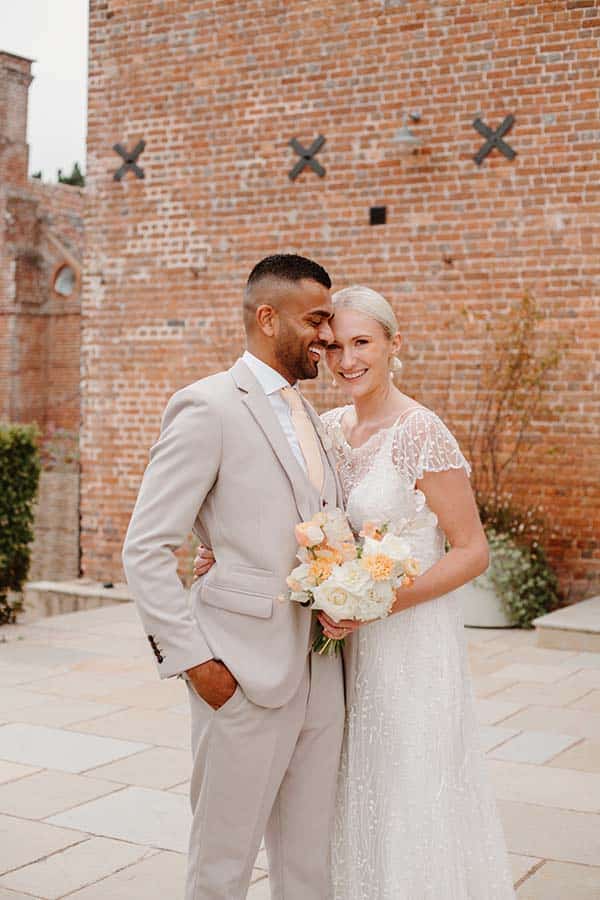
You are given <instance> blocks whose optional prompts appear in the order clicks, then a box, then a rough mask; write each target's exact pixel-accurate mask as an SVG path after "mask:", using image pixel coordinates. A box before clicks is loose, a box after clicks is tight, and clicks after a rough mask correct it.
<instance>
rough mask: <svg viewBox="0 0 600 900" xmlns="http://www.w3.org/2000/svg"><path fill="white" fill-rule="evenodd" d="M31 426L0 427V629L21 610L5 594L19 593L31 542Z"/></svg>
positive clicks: (35, 476)
mask: <svg viewBox="0 0 600 900" xmlns="http://www.w3.org/2000/svg"><path fill="white" fill-rule="evenodd" d="M37 442H38V431H37V428H36V427H35V426H34V425H0V625H1V624H5V623H7V622H14V621H15V618H16V614H17V612H18V611H19V609H20V608H21V602H20V601H19V600H16V601H15V600H11V599H10V598H9V592H10V591H14V592H20V591H21V590H22V589H23V585H24V584H25V580H26V578H27V573H28V571H29V562H30V544H31V542H32V540H33V520H34V503H35V498H36V495H37V490H38V483H39V477H40V459H39V452H38V446H37Z"/></svg>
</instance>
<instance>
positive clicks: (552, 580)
mask: <svg viewBox="0 0 600 900" xmlns="http://www.w3.org/2000/svg"><path fill="white" fill-rule="evenodd" d="M486 534H487V538H488V542H489V545H490V567H489V569H488V570H487V572H486V573H485V574H484V575H482V576H480V579H478V580H479V581H480V583H481V584H483V585H486V586H487V585H489V584H491V585H492V587H493V588H494V590H495V591H496V593H497V595H498V596H499V597H500V599H501V600H502V603H503V604H504V608H505V609H506V612H507V615H508V617H509V619H510V621H511V622H512V624H513V625H518V626H520V627H521V628H531V627H532V624H531V623H532V621H533V619H535V618H536V617H537V616H541V615H544V613H547V612H550V610H552V609H555V608H556V607H557V606H558V604H559V602H560V591H559V588H558V580H557V578H556V575H555V573H554V571H553V569H552V567H551V566H550V563H549V562H548V560H547V558H546V554H545V553H544V551H543V550H542V548H541V547H540V545H539V544H537V543H535V544H527V543H522V544H520V543H519V542H518V540H517V539H516V538H515V537H514V536H513V535H511V534H510V533H507V532H506V531H504V532H497V531H495V530H494V529H493V528H489V527H488V528H486Z"/></svg>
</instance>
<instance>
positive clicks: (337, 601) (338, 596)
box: [312, 578, 358, 622]
mask: <svg viewBox="0 0 600 900" xmlns="http://www.w3.org/2000/svg"><path fill="white" fill-rule="evenodd" d="M312 594H313V597H314V598H315V603H314V609H320V610H322V611H323V612H325V613H327V615H328V616H329V618H330V619H333V621H334V622H340V621H341V620H342V619H353V618H354V615H355V610H356V605H357V602H358V598H357V597H356V596H355V595H354V594H352V593H350V591H347V590H346V589H345V588H343V587H342V586H341V585H339V584H336V583H335V581H334V580H333V579H331V578H328V579H327V581H324V582H323V584H320V585H319V586H318V587H315V588H313V589H312Z"/></svg>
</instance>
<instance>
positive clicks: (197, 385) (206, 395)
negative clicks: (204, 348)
mask: <svg viewBox="0 0 600 900" xmlns="http://www.w3.org/2000/svg"><path fill="white" fill-rule="evenodd" d="M232 387H234V383H233V379H232V378H231V373H230V372H229V371H222V372H215V373H214V374H212V375H206V376H205V377H204V378H199V379H198V380H197V381H192V382H191V384H186V385H185V386H184V387H182V388H179V390H178V391H176V392H175V393H174V394H173V396H172V398H171V399H173V398H174V397H178V398H184V399H188V400H193V399H194V398H195V397H197V398H200V399H203V400H209V399H210V398H214V396H215V394H217V395H218V394H221V393H222V392H224V391H231V389H232Z"/></svg>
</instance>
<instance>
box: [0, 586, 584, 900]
mask: <svg viewBox="0 0 600 900" xmlns="http://www.w3.org/2000/svg"><path fill="white" fill-rule="evenodd" d="M468 638H469V645H470V653H471V661H472V670H473V674H474V677H475V684H476V690H477V694H478V698H479V699H478V708H479V717H480V721H481V725H482V738H483V742H484V744H485V748H486V751H487V755H488V760H489V770H490V774H491V776H492V778H493V781H494V784H495V787H496V793H497V796H498V802H499V806H500V811H501V815H502V819H503V821H504V826H505V830H506V835H507V840H508V845H509V849H510V853H511V862H512V867H513V874H514V880H515V884H516V885H517V894H518V897H519V900H592V898H594V900H597V898H598V897H600V653H584V652H577V651H562V650H549V649H541V648H539V647H536V645H535V640H536V639H535V635H534V634H533V633H530V632H520V631H512V630H511V631H500V630H498V631H487V630H474V629H472V630H469V633H468ZM0 641H2V643H0V900H31V898H32V897H34V898H44V900H55V898H59V897H67V896H68V897H72V898H74V900H75V898H76V900H109V898H110V900H142V898H143V900H165V898H168V900H177V898H180V897H182V896H183V881H184V868H185V857H184V850H185V846H186V839H187V830H188V825H189V811H188V800H187V778H188V773H189V768H190V756H189V752H188V708H187V699H186V695H185V687H184V685H183V684H182V683H181V681H180V680H179V679H170V680H168V681H166V682H160V681H159V680H158V678H157V676H156V674H155V667H154V662H153V657H152V654H151V652H150V649H149V647H148V643H147V641H146V639H145V637H144V636H143V634H142V631H141V628H140V625H139V624H138V621H137V617H136V614H135V610H134V609H133V607H132V606H131V605H130V604H122V605H118V606H112V607H107V608H103V609H97V610H93V611H90V612H80V613H71V614H68V615H63V616H56V617H54V618H51V619H44V620H42V621H39V622H36V623H32V624H29V625H24V626H18V627H10V628H4V629H2V630H0ZM248 896H249V898H252V900H261V898H263V900H268V898H269V886H268V875H267V871H266V860H265V854H264V851H261V853H260V854H259V856H258V859H257V861H256V868H255V871H254V877H253V884H252V887H251V888H250V892H249V895H248ZM369 900H377V898H369ZM414 900H419V898H414ZM440 900H443V898H440Z"/></svg>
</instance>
